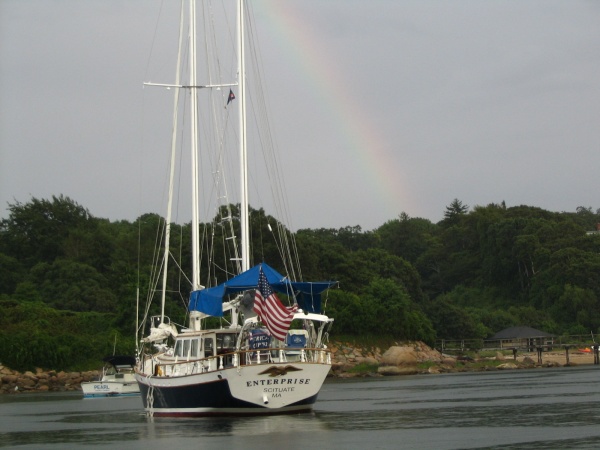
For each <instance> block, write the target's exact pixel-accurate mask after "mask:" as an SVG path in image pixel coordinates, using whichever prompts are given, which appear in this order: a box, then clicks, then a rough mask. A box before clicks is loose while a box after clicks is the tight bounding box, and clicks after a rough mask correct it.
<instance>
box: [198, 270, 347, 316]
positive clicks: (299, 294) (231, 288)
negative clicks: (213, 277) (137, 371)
mask: <svg viewBox="0 0 600 450" xmlns="http://www.w3.org/2000/svg"><path fill="white" fill-rule="evenodd" d="M261 267H262V270H263V272H264V274H265V276H266V277H267V281H268V282H269V284H270V285H271V287H272V288H273V290H274V291H276V292H280V293H283V294H287V295H288V296H293V297H295V298H296V300H297V301H298V306H299V307H300V308H302V310H303V311H304V312H309V313H317V314H320V313H321V293H322V292H323V291H325V290H326V289H329V288H330V287H331V286H333V285H335V284H336V283H337V281H320V282H313V283H311V282H296V281H290V280H288V279H287V277H284V276H283V275H281V274H280V273H279V272H277V271H276V270H275V269H273V268H272V267H270V266H268V265H267V264H265V263H262V264H258V265H256V266H254V267H252V268H251V269H249V270H247V271H246V272H244V273H241V274H239V275H237V276H235V277H233V278H231V279H229V280H228V281H226V282H225V283H223V284H220V285H218V286H215V287H213V288H207V289H202V290H200V291H193V292H192V294H191V295H190V304H189V306H188V310H190V311H200V312H203V313H205V314H209V315H211V316H216V317H222V316H223V298H224V297H225V296H227V295H230V294H237V293H239V292H243V291H247V290H249V289H256V287H257V285H258V274H259V271H260V268H261Z"/></svg>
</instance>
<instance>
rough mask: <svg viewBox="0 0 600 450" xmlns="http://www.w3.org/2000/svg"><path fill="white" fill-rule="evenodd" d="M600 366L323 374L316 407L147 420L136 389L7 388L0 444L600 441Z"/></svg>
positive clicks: (353, 445)
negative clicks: (102, 392)
mask: <svg viewBox="0 0 600 450" xmlns="http://www.w3.org/2000/svg"><path fill="white" fill-rule="evenodd" d="M599 381H600V368H599V367H596V366H585V367H577V368H557V369H536V370H529V371H509V372H488V373H467V374H451V375H419V376H414V377H406V376H404V377H398V378H373V379H367V380H359V381H356V380H341V381H340V380H334V381H328V382H327V384H326V385H325V386H324V388H323V391H322V393H321V395H320V397H319V401H318V402H317V404H316V408H315V412H314V413H313V414H304V415H298V416H280V417H260V418H233V419H225V418H219V419H210V418H202V419H171V418H156V419H149V418H146V417H145V416H144V415H143V413H142V402H141V399H140V398H139V397H133V398H132V397H130V398H110V399H88V400H83V399H81V394H79V393H69V394H57V393H51V394H28V395H4V396H0V448H27V449H74V448H77V449H80V448H96V449H100V448H117V449H138V448H139V449H142V448H143V449H159V448H161V449H165V448H167V449H170V450H178V449H181V448H184V447H185V446H190V448H202V449H206V448H208V449H211V448H215V449H216V448H223V449H237V448H240V449H241V448H244V449H265V448H269V449H272V448H275V449H296V448H298V449H300V448H325V449H327V448H344V449H346V448H349V449H369V450H371V449H379V448H381V449H387V448H394V449H436V450H443V449H573V448H584V449H597V448H600V383H599Z"/></svg>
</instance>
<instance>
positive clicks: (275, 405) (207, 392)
mask: <svg viewBox="0 0 600 450" xmlns="http://www.w3.org/2000/svg"><path fill="white" fill-rule="evenodd" d="M236 2H237V4H236V10H237V20H236V29H237V32H236V35H237V37H236V41H237V64H238V77H237V78H238V79H237V81H236V82H232V83H214V82H208V83H206V84H203V85H201V84H200V83H198V81H197V79H196V78H197V73H196V72H197V67H196V64H197V63H196V59H195V50H196V43H195V40H196V37H195V36H196V5H195V1H194V0H189V12H188V14H187V15H188V17H187V19H188V21H189V30H190V32H189V36H190V40H189V44H188V46H185V45H182V43H181V41H182V36H183V32H182V31H180V44H179V48H180V52H181V49H182V48H184V47H187V48H189V52H190V55H191V56H190V58H189V63H188V64H189V78H190V80H189V83H187V84H184V83H182V82H180V78H179V77H180V75H179V71H178V72H177V75H176V81H175V83H173V84H159V83H146V84H147V85H158V86H165V87H168V88H171V89H174V90H175V97H177V96H178V92H179V91H185V92H186V93H188V94H189V98H190V100H189V101H190V111H191V114H190V116H191V117H190V122H188V123H189V126H190V128H191V136H192V138H191V139H190V143H191V146H192V151H191V154H192V157H191V165H192V174H193V176H192V182H191V185H192V196H191V198H192V239H191V241H192V245H191V247H192V252H191V253H192V277H191V293H190V295H189V298H188V301H187V310H188V312H189V324H188V325H187V326H185V327H179V328H178V327H177V326H176V324H175V323H173V322H171V321H170V319H169V318H168V317H167V316H166V315H165V313H164V311H165V304H164V302H165V294H164V292H165V288H164V287H163V290H162V292H163V293H162V300H161V301H162V304H161V314H160V315H156V316H153V317H151V318H150V319H149V323H150V330H149V334H148V335H147V336H146V337H144V338H143V339H140V342H141V347H140V349H139V353H138V365H137V367H136V371H135V378H136V380H137V382H138V384H139V387H140V391H141V397H142V400H143V403H144V408H145V410H146V412H147V414H148V415H152V416H174V417H180V416H183V417H194V416H210V415H269V414H284V413H300V412H306V411H310V410H312V408H313V405H314V404H315V402H316V400H317V396H318V394H319V392H320V390H321V387H322V385H323V383H324V381H325V379H326V377H327V375H328V373H329V371H330V368H331V364H332V360H331V352H330V350H329V349H328V348H327V341H328V335H329V330H330V328H331V326H332V323H333V319H332V318H330V317H328V316H327V315H325V314H323V313H322V303H323V299H322V294H324V293H325V292H326V291H327V290H328V289H329V288H331V287H332V286H334V285H335V284H336V282H333V281H323V282H304V281H292V280H293V279H295V278H292V275H294V274H295V273H297V272H296V271H294V270H291V269H290V265H289V264H288V263H287V262H284V263H282V267H284V268H285V270H286V272H285V275H284V274H281V273H280V272H278V271H277V270H275V269H274V268H273V267H271V266H270V265H268V264H267V263H266V262H264V261H262V262H260V263H259V264H256V265H254V266H252V267H251V264H250V242H249V241H250V239H249V237H250V232H249V206H248V193H247V191H248V186H247V183H248V181H247V180H248V173H247V165H248V164H247V148H246V146H247V144H246V143H247V139H246V99H245V92H246V87H245V78H246V77H245V73H246V72H245V52H244V40H245V38H244V23H245V17H244V16H245V14H244V13H245V2H244V0H236ZM180 20H181V22H182V24H183V23H184V22H185V20H184V14H183V8H182V14H181V19H180ZM181 28H183V26H182V27H181ZM178 60H181V57H179V58H178ZM234 87H235V88H236V94H237V95H235V94H234V92H233V88H234ZM201 89H204V90H210V89H215V90H221V91H223V90H225V92H227V91H229V95H228V97H227V104H229V103H230V101H231V100H232V99H235V100H236V101H239V110H240V113H239V141H240V149H239V160H240V167H241V170H240V173H241V175H240V185H241V186H240V208H239V219H240V220H239V221H240V229H241V231H240V234H241V239H240V241H241V245H239V247H240V248H241V258H239V259H240V264H239V267H240V270H239V273H238V274H237V275H234V276H232V277H230V278H229V279H227V280H226V281H224V282H222V283H220V284H216V283H215V285H214V286H202V285H201V283H200V261H199V249H200V245H199V243H198V241H199V236H198V234H199V229H200V224H199V214H198V209H199V208H198V205H197V202H198V190H199V185H200V184H201V183H199V182H198V180H197V178H196V177H197V176H198V175H197V173H198V169H197V164H198V163H197V162H198V159H199V156H198V146H197V140H198V125H197V122H198V117H197V116H196V114H197V113H196V112H197V110H198V104H197V101H198V100H197V97H198V96H197V94H198V92H199V91H200V90H201ZM176 101H177V100H176ZM174 116H176V114H175V113H174ZM174 128H175V127H174ZM176 136H177V133H176V131H173V141H175V139H176ZM174 147H175V144H172V150H173V149H174ZM174 154H175V152H174V151H173V152H172V157H171V167H174V165H175V163H174V158H175V157H174ZM173 178H174V177H173V169H171V187H170V189H169V192H170V195H172V191H173V188H172V180H173ZM171 208H172V206H171V203H169V206H168V208H167V210H168V211H167V220H166V231H165V233H164V234H165V237H164V247H165V249H164V259H163V262H162V274H163V286H164V285H165V280H166V276H167V261H168V260H169V254H170V251H169V249H168V246H169V233H170V231H169V230H170V228H169V227H170V226H169V223H170V214H171V212H170V211H171ZM233 259H235V258H233ZM284 302H287V303H288V304H287V305H286V304H284ZM211 318H212V319H213V320H212V322H211V320H210V319H211ZM215 318H216V319H218V321H217V323H218V324H219V325H218V326H214V323H215V320H214V319H215ZM225 318H227V319H226V320H225ZM207 323H208V324H211V325H210V326H205V324H207Z"/></svg>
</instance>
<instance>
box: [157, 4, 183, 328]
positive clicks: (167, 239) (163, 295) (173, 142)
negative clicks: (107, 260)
mask: <svg viewBox="0 0 600 450" xmlns="http://www.w3.org/2000/svg"><path fill="white" fill-rule="evenodd" d="M182 40H183V5H182V8H181V13H180V17H179V51H178V53H177V70H176V71H175V84H179V79H180V70H179V68H180V64H181V49H182V45H181V44H182ZM178 104H179V89H175V96H174V101H173V128H172V131H171V161H170V164H171V166H170V173H169V198H168V202H167V217H166V218H165V248H164V256H163V274H162V275H163V277H162V292H161V303H160V304H161V310H160V323H163V322H164V321H165V301H166V292H167V272H168V267H169V253H170V250H169V245H170V241H171V214H172V210H173V186H174V184H175V157H176V154H177V111H178Z"/></svg>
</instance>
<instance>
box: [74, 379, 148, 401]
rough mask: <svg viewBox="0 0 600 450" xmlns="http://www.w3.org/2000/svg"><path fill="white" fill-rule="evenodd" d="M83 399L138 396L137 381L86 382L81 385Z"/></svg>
mask: <svg viewBox="0 0 600 450" xmlns="http://www.w3.org/2000/svg"><path fill="white" fill-rule="evenodd" d="M81 388H82V390H83V397H84V398H93V397H118V396H130V395H139V393H140V388H139V386H138V384H137V381H135V380H133V381H88V382H84V383H81Z"/></svg>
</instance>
